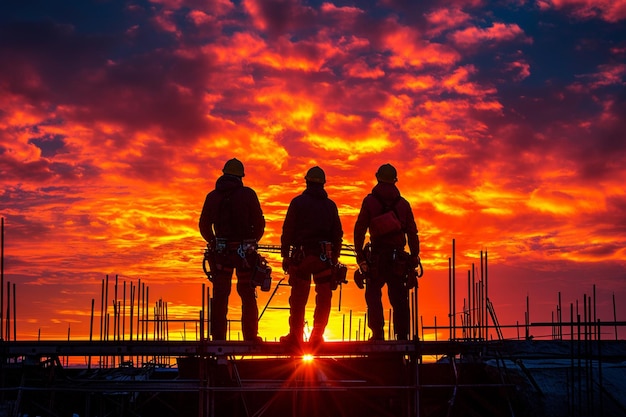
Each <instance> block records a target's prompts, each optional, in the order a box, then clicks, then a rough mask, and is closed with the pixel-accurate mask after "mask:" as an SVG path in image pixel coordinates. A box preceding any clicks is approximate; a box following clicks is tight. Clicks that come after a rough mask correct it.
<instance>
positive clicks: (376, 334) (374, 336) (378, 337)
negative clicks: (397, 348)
mask: <svg viewBox="0 0 626 417" xmlns="http://www.w3.org/2000/svg"><path fill="white" fill-rule="evenodd" d="M379 340H385V337H384V336H383V332H382V331H380V332H378V331H374V332H372V337H370V342H376V341H379Z"/></svg>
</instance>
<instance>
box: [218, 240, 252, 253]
mask: <svg viewBox="0 0 626 417" xmlns="http://www.w3.org/2000/svg"><path fill="white" fill-rule="evenodd" d="M257 247H258V245H257V241H256V239H244V240H241V241H236V240H228V239H225V238H221V237H218V238H216V239H215V253H218V254H220V255H227V254H231V253H233V252H237V253H238V254H239V255H240V256H241V254H246V253H250V252H256V250H257Z"/></svg>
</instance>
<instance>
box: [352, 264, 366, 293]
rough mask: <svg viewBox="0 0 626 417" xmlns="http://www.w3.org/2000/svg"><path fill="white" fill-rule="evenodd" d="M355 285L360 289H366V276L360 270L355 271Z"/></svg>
mask: <svg viewBox="0 0 626 417" xmlns="http://www.w3.org/2000/svg"><path fill="white" fill-rule="evenodd" d="M354 283H355V284H356V286H357V287H359V289H363V288H365V275H363V274H362V273H361V270H360V269H358V268H357V269H356V270H355V271H354Z"/></svg>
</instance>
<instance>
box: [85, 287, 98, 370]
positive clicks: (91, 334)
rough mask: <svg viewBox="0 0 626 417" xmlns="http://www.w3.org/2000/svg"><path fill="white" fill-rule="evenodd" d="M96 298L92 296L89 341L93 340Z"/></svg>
mask: <svg viewBox="0 0 626 417" xmlns="http://www.w3.org/2000/svg"><path fill="white" fill-rule="evenodd" d="M95 302H96V299H95V298H92V299H91V316H90V317H89V318H90V320H89V342H92V341H93V314H94V305H95ZM87 369H91V355H89V357H88V362H87Z"/></svg>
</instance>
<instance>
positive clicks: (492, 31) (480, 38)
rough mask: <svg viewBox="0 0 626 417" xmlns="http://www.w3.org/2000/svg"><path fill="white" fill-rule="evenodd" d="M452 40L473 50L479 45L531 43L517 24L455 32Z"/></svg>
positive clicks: (471, 28)
mask: <svg viewBox="0 0 626 417" xmlns="http://www.w3.org/2000/svg"><path fill="white" fill-rule="evenodd" d="M450 39H451V40H452V42H454V43H455V44H456V45H458V46H459V47H461V48H473V47H476V46H477V45H479V44H491V45H493V44H498V43H502V42H511V41H515V40H517V41H520V42H523V43H531V42H532V40H531V39H530V38H529V37H527V36H526V35H525V34H524V31H523V30H522V28H520V27H519V25H517V24H506V23H497V22H496V23H494V24H493V25H492V26H491V27H487V28H479V27H470V28H467V29H462V30H458V31H456V32H454V33H453V34H451V35H450Z"/></svg>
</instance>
